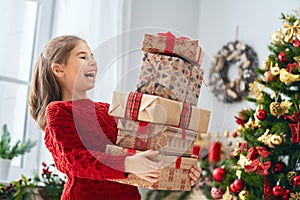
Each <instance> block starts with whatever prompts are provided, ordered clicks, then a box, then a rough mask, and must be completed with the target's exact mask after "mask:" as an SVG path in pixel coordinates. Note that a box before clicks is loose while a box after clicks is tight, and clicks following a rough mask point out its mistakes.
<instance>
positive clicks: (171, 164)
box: [105, 145, 197, 191]
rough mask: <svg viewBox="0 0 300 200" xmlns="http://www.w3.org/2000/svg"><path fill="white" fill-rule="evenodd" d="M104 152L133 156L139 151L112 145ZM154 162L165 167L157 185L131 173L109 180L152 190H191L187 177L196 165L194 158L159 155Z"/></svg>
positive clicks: (189, 180)
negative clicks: (121, 177)
mask: <svg viewBox="0 0 300 200" xmlns="http://www.w3.org/2000/svg"><path fill="white" fill-rule="evenodd" d="M105 152H106V153H108V154H113V155H115V154H125V155H134V154H135V153H136V152H139V151H135V150H131V149H126V148H122V147H119V146H114V145H107V146H106V151H105ZM155 161H163V163H164V166H165V167H164V168H163V169H162V172H161V174H160V177H159V180H158V182H157V183H151V182H149V181H146V180H144V179H141V178H139V177H138V176H136V175H134V174H131V173H129V174H128V176H127V177H126V179H109V180H111V181H114V182H119V183H123V184H128V185H135V186H139V187H144V188H148V189H152V190H182V191H184V190H187V191H189V190H191V179H190V177H189V170H190V169H191V168H192V166H193V165H195V164H197V159H196V158H189V157H177V156H169V155H159V156H157V158H156V160H155ZM141 165H143V163H141Z"/></svg>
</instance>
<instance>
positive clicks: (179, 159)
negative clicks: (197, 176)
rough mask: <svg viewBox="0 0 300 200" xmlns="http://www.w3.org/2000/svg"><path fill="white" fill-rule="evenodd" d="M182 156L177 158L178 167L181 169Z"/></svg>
mask: <svg viewBox="0 0 300 200" xmlns="http://www.w3.org/2000/svg"><path fill="white" fill-rule="evenodd" d="M181 160H182V159H181V157H178V158H177V159H176V169H180V166H181Z"/></svg>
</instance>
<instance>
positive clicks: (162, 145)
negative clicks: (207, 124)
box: [116, 119, 197, 157]
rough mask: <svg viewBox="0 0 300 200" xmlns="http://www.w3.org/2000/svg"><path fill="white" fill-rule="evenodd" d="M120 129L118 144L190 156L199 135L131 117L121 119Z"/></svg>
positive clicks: (119, 122)
mask: <svg viewBox="0 0 300 200" xmlns="http://www.w3.org/2000/svg"><path fill="white" fill-rule="evenodd" d="M118 129H119V130H118V136H117V142H116V144H117V145H118V146H121V147H125V148H131V149H137V150H148V149H152V150H159V151H160V153H161V154H164V155H165V154H168V155H178V156H181V155H183V156H189V157H190V156H191V155H192V150H193V146H194V142H195V139H196V135H197V133H196V132H194V131H189V130H185V129H181V128H176V127H171V126H165V125H162V124H154V123H148V122H140V121H133V120H129V119H119V121H118Z"/></svg>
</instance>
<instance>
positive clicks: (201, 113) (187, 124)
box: [108, 91, 210, 133]
mask: <svg viewBox="0 0 300 200" xmlns="http://www.w3.org/2000/svg"><path fill="white" fill-rule="evenodd" d="M108 114H109V115H111V116H115V117H119V118H126V119H130V120H134V121H137V120H138V121H145V122H151V123H158V124H165V125H169V126H176V127H179V128H183V129H188V130H192V131H196V132H198V133H207V129H208V123H209V118H210V111H208V110H205V109H202V108H197V107H195V106H191V105H189V104H186V103H182V102H178V101H173V100H170V99H166V98H163V97H159V96H154V95H148V94H142V93H138V92H130V93H128V92H117V91H114V92H113V98H112V103H111V105H110V107H109V111H108Z"/></svg>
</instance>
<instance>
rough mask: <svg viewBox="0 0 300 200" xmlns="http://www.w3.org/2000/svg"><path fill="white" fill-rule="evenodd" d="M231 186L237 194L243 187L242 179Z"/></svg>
mask: <svg viewBox="0 0 300 200" xmlns="http://www.w3.org/2000/svg"><path fill="white" fill-rule="evenodd" d="M232 184H233V186H234V188H235V189H236V190H237V192H240V191H242V190H243V189H244V187H245V182H244V181H243V180H242V179H236V180H235V181H233V183H232Z"/></svg>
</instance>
